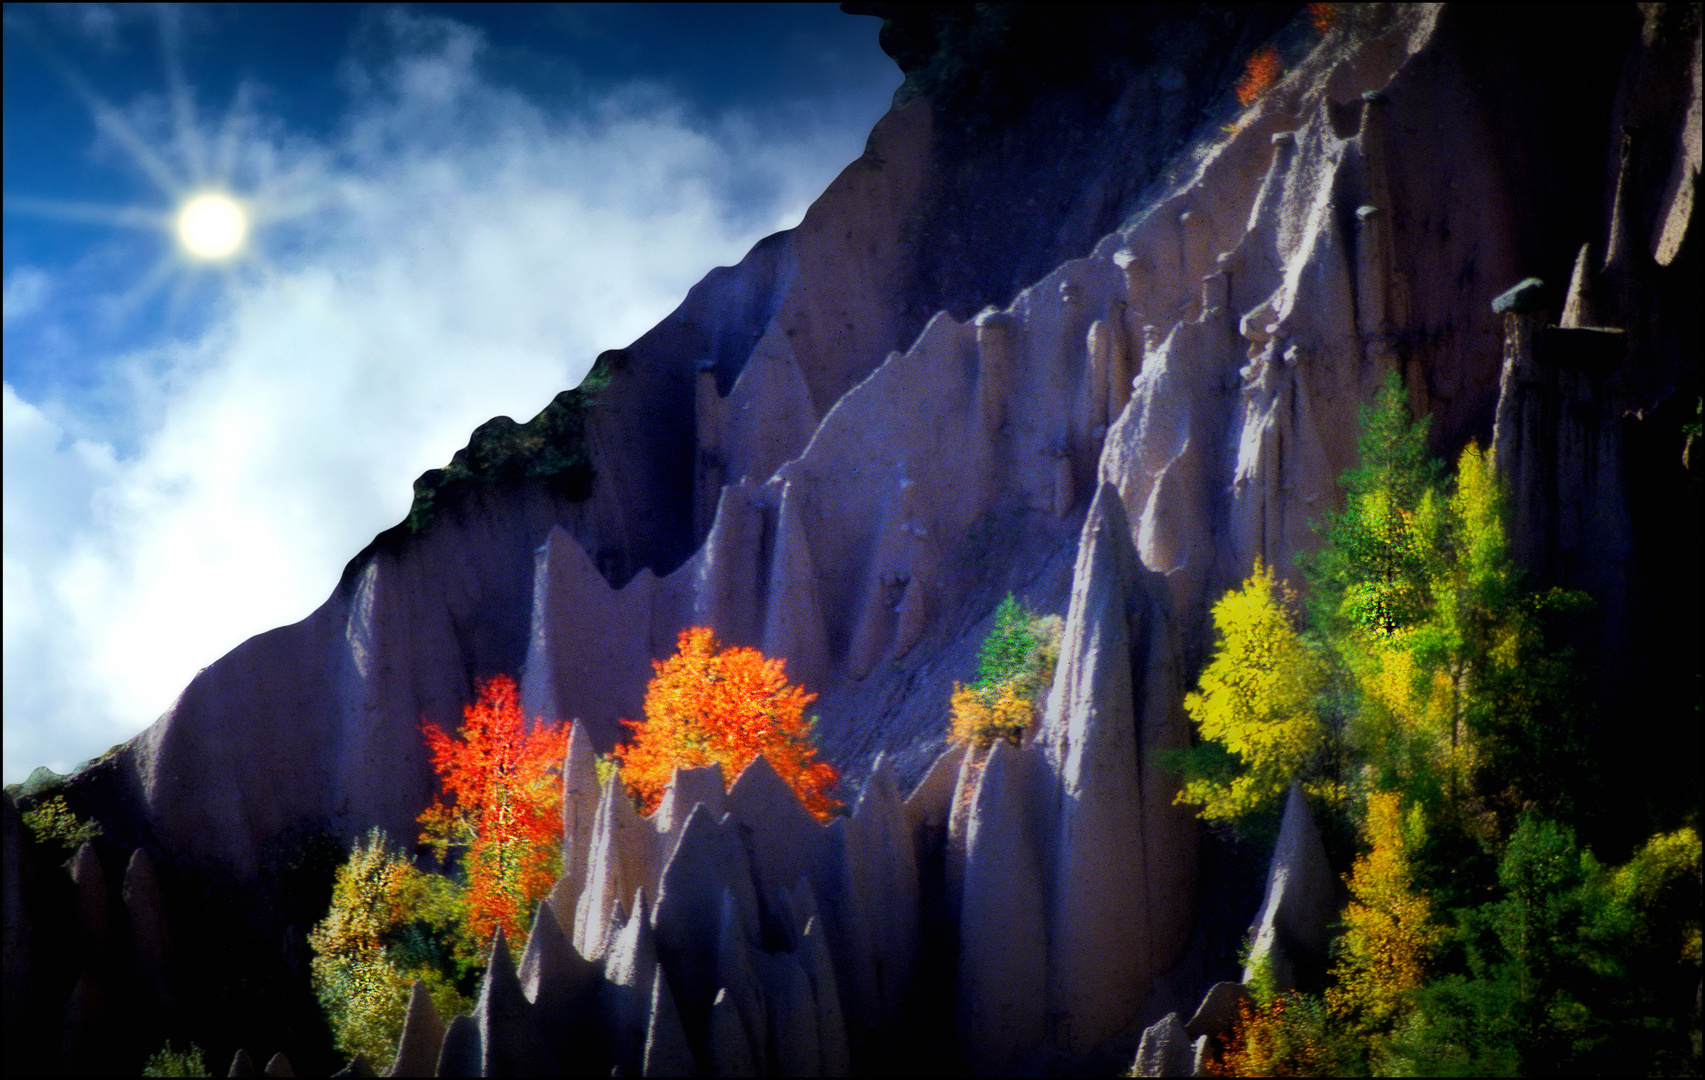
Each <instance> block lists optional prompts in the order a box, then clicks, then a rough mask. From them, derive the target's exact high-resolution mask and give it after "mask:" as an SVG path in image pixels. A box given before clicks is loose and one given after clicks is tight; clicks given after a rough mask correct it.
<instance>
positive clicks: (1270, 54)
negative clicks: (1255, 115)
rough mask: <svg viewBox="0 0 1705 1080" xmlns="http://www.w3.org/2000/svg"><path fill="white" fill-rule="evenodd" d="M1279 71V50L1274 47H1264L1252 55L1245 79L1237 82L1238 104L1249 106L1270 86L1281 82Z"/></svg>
mask: <svg viewBox="0 0 1705 1080" xmlns="http://www.w3.org/2000/svg"><path fill="white" fill-rule="evenodd" d="M1279 70H1280V65H1279V50H1278V49H1275V48H1274V47H1273V46H1271V45H1263V46H1261V47H1260V48H1259V49H1256V50H1255V51H1254V52H1252V53H1250V54H1249V62H1248V64H1246V65H1245V67H1244V70H1243V78H1241V79H1239V80H1237V100H1238V103H1239V104H1241V105H1247V104H1249V103H1250V102H1251V101H1254V100H1255V99H1256V98H1258V97H1260V96H1261V95H1262V94H1263V93H1265V92H1266V90H1267V88H1268V87H1269V86H1272V85H1273V84H1274V83H1275V82H1278V81H1279Z"/></svg>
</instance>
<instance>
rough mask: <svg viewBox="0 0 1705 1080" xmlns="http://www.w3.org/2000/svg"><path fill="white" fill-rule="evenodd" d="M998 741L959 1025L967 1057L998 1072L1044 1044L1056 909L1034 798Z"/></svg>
mask: <svg viewBox="0 0 1705 1080" xmlns="http://www.w3.org/2000/svg"><path fill="white" fill-rule="evenodd" d="M1018 755H1019V751H1016V750H1014V749H1012V747H1011V746H1009V745H1008V744H1007V743H1006V741H1005V740H996V742H995V744H994V747H993V748H992V749H991V750H990V751H989V756H988V760H987V762H986V763H985V764H984V766H983V775H982V779H981V780H980V781H979V783H978V785H977V794H976V803H975V809H974V811H973V813H972V817H971V828H970V839H969V844H968V856H967V860H966V865H965V898H964V907H963V911H962V914H961V917H960V923H959V933H960V938H959V972H958V987H959V993H958V1002H959V1004H958V1009H959V1013H958V1027H959V1044H960V1047H961V1053H962V1055H963V1058H964V1060H965V1061H966V1062H967V1063H968V1064H969V1065H970V1066H971V1068H972V1069H973V1070H974V1071H977V1072H980V1073H981V1072H990V1071H998V1070H1000V1069H1001V1068H1002V1067H1003V1066H1006V1065H1007V1064H1008V1063H1009V1062H1010V1061H1011V1060H1012V1059H1013V1058H1014V1057H1016V1056H1017V1055H1018V1054H1020V1053H1022V1052H1023V1051H1025V1050H1028V1049H1029V1048H1030V1047H1032V1046H1035V1045H1036V1044H1037V1043H1039V1042H1041V1041H1042V1038H1043V1035H1044V1020H1045V1011H1046V1009H1047V1001H1048V947H1047V945H1048V943H1047V912H1046V909H1045V907H1044V904H1043V894H1042V885H1041V865H1040V863H1039V862H1038V860H1037V857H1036V844H1035V839H1034V837H1032V835H1031V829H1030V813H1029V812H1030V802H1031V799H1032V798H1033V797H1034V794H1035V793H1033V792H1032V791H1030V790H1029V788H1028V785H1027V784H1026V783H1025V781H1026V779H1027V777H1026V775H1025V772H1024V770H1023V768H1022V767H1021V765H1020V763H1019V762H1017V761H1015V759H1016V758H1017V757H1018Z"/></svg>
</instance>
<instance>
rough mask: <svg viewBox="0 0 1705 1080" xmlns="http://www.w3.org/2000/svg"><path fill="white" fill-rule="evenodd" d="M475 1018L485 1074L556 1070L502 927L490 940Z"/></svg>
mask: <svg viewBox="0 0 1705 1080" xmlns="http://www.w3.org/2000/svg"><path fill="white" fill-rule="evenodd" d="M540 914H541V915H542V916H544V917H547V918H548V917H549V916H546V915H545V913H543V912H541V913H540ZM474 1020H475V1022H476V1023H478V1024H479V1029H480V1050H481V1055H480V1063H481V1066H482V1067H481V1075H482V1076H539V1075H542V1074H545V1073H549V1072H552V1071H554V1070H555V1062H554V1060H553V1059H552V1056H551V1054H550V1051H548V1050H547V1049H546V1048H545V1044H544V1041H543V1040H542V1039H540V1038H539V1033H538V1031H537V1030H536V1029H535V1028H534V1026H533V1006H532V1003H530V1002H529V1001H528V1000H527V997H526V995H525V994H523V993H522V992H521V981H520V980H519V979H518V978H517V977H516V975H515V965H514V963H513V962H512V961H511V960H510V959H509V943H508V942H507V941H505V940H504V938H503V928H502V927H499V928H498V930H497V935H496V936H495V937H494V938H493V939H492V942H491V961H490V963H489V964H488V966H487V967H486V972H485V981H484V982H483V983H482V984H481V985H480V999H479V1004H478V1005H477V1006H475V1008H474Z"/></svg>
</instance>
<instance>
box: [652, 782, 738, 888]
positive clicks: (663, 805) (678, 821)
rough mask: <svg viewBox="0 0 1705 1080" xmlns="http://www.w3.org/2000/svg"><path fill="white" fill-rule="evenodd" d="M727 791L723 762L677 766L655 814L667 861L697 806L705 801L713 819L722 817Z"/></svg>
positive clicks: (653, 818) (653, 817)
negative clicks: (696, 766) (682, 767)
mask: <svg viewBox="0 0 1705 1080" xmlns="http://www.w3.org/2000/svg"><path fill="white" fill-rule="evenodd" d="M724 791H725V786H724V784H723V782H722V764H721V762H716V761H713V762H711V763H710V764H709V765H704V766H701V767H700V768H697V769H681V768H677V769H676V770H675V772H674V774H673V775H672V776H670V778H669V786H668V787H667V788H665V789H664V791H663V798H662V799H661V800H659V801H658V803H657V809H656V810H655V811H654V812H653V813H652V815H651V824H652V826H653V828H655V829H656V830H657V836H658V839H659V841H660V854H661V855H662V861H663V863H664V865H667V864H668V862H669V859H670V858H671V857H672V856H673V855H674V854H675V842H676V841H678V840H679V839H680V838H681V830H682V829H684V828H686V826H687V817H688V815H690V814H691V813H692V812H693V808H694V807H696V806H698V805H699V804H700V803H703V804H704V805H705V808H706V809H707V810H709V811H710V815H711V817H712V818H713V819H716V820H719V821H720V820H721V819H722V815H723V814H724V813H725V812H726V809H725V807H724Z"/></svg>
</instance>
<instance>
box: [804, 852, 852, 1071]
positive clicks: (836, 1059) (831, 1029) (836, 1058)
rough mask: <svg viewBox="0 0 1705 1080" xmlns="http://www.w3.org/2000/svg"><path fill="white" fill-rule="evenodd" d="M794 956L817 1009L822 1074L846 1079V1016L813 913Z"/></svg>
mask: <svg viewBox="0 0 1705 1080" xmlns="http://www.w3.org/2000/svg"><path fill="white" fill-rule="evenodd" d="M801 884H803V881H802V882H801ZM795 955H796V956H798V958H799V963H800V966H801V967H802V968H803V969H804V970H805V974H806V977H807V978H809V979H810V980H811V1000H812V1001H813V1002H814V1003H815V1004H816V1008H817V1045H818V1047H819V1050H820V1053H821V1057H822V1063H823V1075H824V1076H849V1075H851V1073H852V1050H851V1047H850V1046H849V1045H848V1043H847V1023H846V1016H845V1015H844V1014H843V1013H842V1011H841V994H840V990H839V988H838V986H837V984H836V982H835V967H834V961H833V960H832V959H831V958H830V956H829V946H828V943H827V942H826V941H825V940H824V938H823V926H822V923H821V921H820V920H819V919H818V917H817V915H816V913H815V912H813V913H812V915H811V916H810V918H808V919H807V920H806V922H805V929H804V931H803V932H802V933H801V934H800V937H799V947H798V948H797V949H796V950H795Z"/></svg>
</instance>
